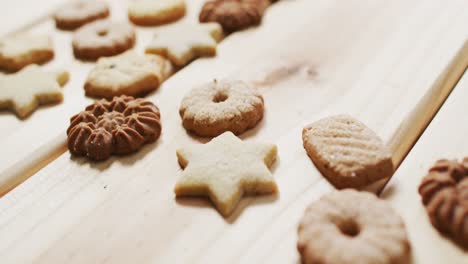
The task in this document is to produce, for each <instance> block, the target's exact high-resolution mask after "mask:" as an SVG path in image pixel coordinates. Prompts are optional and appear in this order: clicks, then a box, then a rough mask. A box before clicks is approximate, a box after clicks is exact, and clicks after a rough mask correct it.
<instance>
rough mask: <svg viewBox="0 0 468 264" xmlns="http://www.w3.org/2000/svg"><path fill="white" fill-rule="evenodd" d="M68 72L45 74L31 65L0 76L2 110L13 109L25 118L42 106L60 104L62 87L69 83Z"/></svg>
mask: <svg viewBox="0 0 468 264" xmlns="http://www.w3.org/2000/svg"><path fill="white" fill-rule="evenodd" d="M68 77H69V76H68V72H65V71H60V72H56V73H51V72H45V71H43V70H42V69H41V68H40V67H39V66H37V65H30V66H28V67H26V68H24V69H23V70H21V71H19V72H18V73H15V74H11V75H4V76H0V109H12V110H13V111H14V112H15V113H16V114H17V115H18V117H20V118H25V117H26V116H28V115H29V114H31V113H32V112H34V110H35V109H36V108H37V107H38V106H39V105H40V104H49V103H56V102H60V101H62V99H63V95H62V91H61V89H60V86H63V85H64V84H65V83H66V82H67V81H68Z"/></svg>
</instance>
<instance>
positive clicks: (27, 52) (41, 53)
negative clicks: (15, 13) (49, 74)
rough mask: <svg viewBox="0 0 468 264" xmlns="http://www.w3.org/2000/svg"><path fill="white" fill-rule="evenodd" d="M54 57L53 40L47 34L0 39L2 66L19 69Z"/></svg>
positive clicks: (8, 68)
mask: <svg viewBox="0 0 468 264" xmlns="http://www.w3.org/2000/svg"><path fill="white" fill-rule="evenodd" d="M53 57H54V50H53V46H52V40H51V39H50V37H48V36H46V35H24V34H22V35H16V36H13V37H7V38H3V39H1V40H0V68H2V69H3V70H7V71H18V70H20V69H22V68H23V67H25V66H27V65H29V64H33V63H35V64H42V63H45V62H47V61H49V60H51V59H52V58H53Z"/></svg>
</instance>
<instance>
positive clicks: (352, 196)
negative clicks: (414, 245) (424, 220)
mask: <svg viewBox="0 0 468 264" xmlns="http://www.w3.org/2000/svg"><path fill="white" fill-rule="evenodd" d="M298 237H299V238H298V242H297V248H298V250H299V253H300V255H301V259H302V263H305V264H316V263H317V264H318V263H320V264H336V263H360V264H375V263H379V264H397V263H398V264H400V263H408V262H409V260H410V244H409V242H408V237H407V234H406V230H405V226H404V224H403V221H402V219H401V217H400V216H399V215H398V214H397V213H396V212H395V211H394V210H393V209H392V207H391V206H390V205H389V204H388V203H387V202H385V201H383V200H380V199H379V198H377V197H376V196H375V195H374V194H371V193H366V192H358V191H355V190H351V189H348V190H343V191H333V192H331V193H328V194H326V195H324V196H322V197H321V198H320V200H318V201H316V202H314V203H312V204H311V205H310V206H309V207H308V208H307V209H306V211H305V213H304V215H303V217H302V219H301V221H300V224H299V228H298Z"/></svg>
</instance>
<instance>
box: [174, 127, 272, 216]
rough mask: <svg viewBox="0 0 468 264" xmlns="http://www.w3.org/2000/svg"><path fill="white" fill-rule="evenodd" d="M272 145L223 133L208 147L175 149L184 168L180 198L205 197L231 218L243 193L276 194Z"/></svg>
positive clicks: (179, 186) (178, 190) (179, 182)
mask: <svg viewBox="0 0 468 264" xmlns="http://www.w3.org/2000/svg"><path fill="white" fill-rule="evenodd" d="M276 155H277V149H276V146H275V145H273V144H259V143H249V142H243V141H242V140H240V139H239V138H237V137H236V136H234V134H232V133H231V132H226V133H224V134H222V135H220V136H218V137H216V138H214V139H212V140H211V141H210V142H208V143H207V144H198V145H191V146H187V147H184V148H182V149H179V150H177V158H178V160H179V164H180V166H181V167H182V168H183V169H184V171H183V172H182V176H181V177H180V179H179V180H178V181H177V183H176V186H175V189H174V191H175V193H176V195H177V196H178V197H179V196H186V195H188V196H194V195H195V196H208V197H209V198H210V199H211V201H212V202H213V203H214V205H215V206H216V207H217V208H218V210H219V212H220V213H221V214H223V215H224V216H228V215H230V214H231V213H232V212H233V211H234V209H235V207H236V205H237V204H238V203H239V201H240V199H241V197H242V195H244V194H272V193H276V192H277V191H278V188H277V186H276V183H275V180H274V178H273V176H272V175H271V173H270V171H269V169H268V168H269V167H270V166H271V165H272V164H273V163H274V161H275V160H276Z"/></svg>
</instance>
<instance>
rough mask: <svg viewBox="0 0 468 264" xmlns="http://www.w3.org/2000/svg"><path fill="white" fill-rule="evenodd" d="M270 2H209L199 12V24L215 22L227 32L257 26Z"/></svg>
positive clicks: (214, 0)
mask: <svg viewBox="0 0 468 264" xmlns="http://www.w3.org/2000/svg"><path fill="white" fill-rule="evenodd" d="M269 5H270V0H210V1H207V2H206V3H205V4H204V5H203V7H202V10H201V12H200V15H199V20H200V22H217V23H219V24H220V25H221V26H222V27H223V29H224V30H225V31H227V32H233V31H237V30H241V29H244V28H247V27H250V26H254V25H258V24H260V22H261V21H262V17H263V14H264V12H265V9H266V8H267V7H268V6H269Z"/></svg>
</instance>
